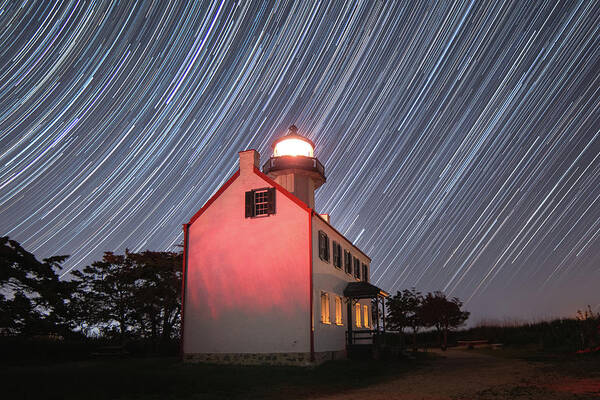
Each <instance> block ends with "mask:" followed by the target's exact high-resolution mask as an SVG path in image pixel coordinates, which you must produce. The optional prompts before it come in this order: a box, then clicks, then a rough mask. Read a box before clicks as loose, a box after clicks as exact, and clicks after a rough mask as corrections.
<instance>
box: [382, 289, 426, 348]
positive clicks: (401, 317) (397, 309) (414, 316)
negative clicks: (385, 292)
mask: <svg viewBox="0 0 600 400" xmlns="http://www.w3.org/2000/svg"><path fill="white" fill-rule="evenodd" d="M422 302H423V296H422V295H421V292H418V291H417V290H416V289H415V288H412V289H411V290H408V289H404V290H403V291H402V292H400V291H398V292H397V293H396V295H395V296H393V297H391V298H389V299H388V317H387V322H388V327H389V328H390V329H392V330H397V331H400V332H402V333H403V332H404V329H405V328H411V330H412V333H413V349H414V350H415V351H416V350H417V332H418V331H419V328H420V327H421V326H422V322H421V305H422Z"/></svg>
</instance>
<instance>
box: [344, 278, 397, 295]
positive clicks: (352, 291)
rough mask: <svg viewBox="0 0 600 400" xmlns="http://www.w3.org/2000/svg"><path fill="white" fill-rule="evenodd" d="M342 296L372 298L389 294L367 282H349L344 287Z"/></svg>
mask: <svg viewBox="0 0 600 400" xmlns="http://www.w3.org/2000/svg"><path fill="white" fill-rule="evenodd" d="M344 296H346V297H350V298H353V299H373V298H376V297H379V296H382V297H389V294H388V293H387V292H386V291H384V290H382V289H379V288H378V287H377V286H375V285H371V284H370V283H369V282H364V281H360V282H350V283H348V286H346V288H345V289H344Z"/></svg>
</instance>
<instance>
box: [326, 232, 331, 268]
mask: <svg viewBox="0 0 600 400" xmlns="http://www.w3.org/2000/svg"><path fill="white" fill-rule="evenodd" d="M330 254H331V253H330V252H329V237H327V235H325V259H326V260H327V262H329V260H330V258H329V255H330Z"/></svg>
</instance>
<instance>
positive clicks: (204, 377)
mask: <svg viewBox="0 0 600 400" xmlns="http://www.w3.org/2000/svg"><path fill="white" fill-rule="evenodd" d="M427 357H428V356H427V355H425V354H423V355H420V356H419V358H418V359H417V360H413V361H409V360H403V361H395V362H382V361H373V360H365V361H330V362H328V363H325V364H323V365H321V366H319V367H316V368H301V367H273V366H224V365H206V364H183V363H181V362H180V361H179V360H177V359H174V358H153V359H133V358H131V359H118V360H99V361H83V362H69V363H60V364H46V365H33V364H32V365H19V366H3V367H0V377H1V378H0V381H1V382H2V383H1V384H2V388H3V390H2V393H3V396H2V397H4V398H10V399H37V398H44V399H50V400H52V399H82V398H85V399H86V400H92V399H136V398H144V399H223V398H227V399H253V398H254V399H255V398H261V399H269V398H307V397H313V396H316V395H326V394H334V393H340V392H343V391H345V390H350V389H354V388H359V387H364V386H367V385H371V384H374V383H378V382H382V381H385V380H388V379H392V378H394V377H397V376H399V375H401V374H403V373H405V372H407V371H410V370H414V369H415V368H416V367H418V366H420V365H423V364H425V362H426V360H427Z"/></svg>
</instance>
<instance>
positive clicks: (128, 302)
mask: <svg viewBox="0 0 600 400" xmlns="http://www.w3.org/2000/svg"><path fill="white" fill-rule="evenodd" d="M181 264H182V254H181V253H173V252H153V251H145V252H142V253H131V252H129V251H128V250H126V251H125V254H124V255H116V254H114V253H112V252H106V253H104V257H103V258H102V261H97V262H94V263H92V264H91V265H90V266H87V267H85V268H84V269H83V270H82V271H75V272H73V276H74V277H75V279H74V280H75V281H76V282H77V283H78V285H79V291H78V295H77V298H78V304H79V307H78V310H79V312H80V320H79V324H80V326H81V327H82V329H85V330H87V331H90V330H92V329H94V328H97V329H99V330H100V332H101V333H102V334H104V335H106V336H109V337H118V339H119V341H120V342H121V343H123V342H124V341H125V339H126V338H127V337H129V336H136V337H140V338H145V339H151V340H152V342H153V343H154V344H155V345H157V344H158V342H161V341H162V342H164V341H167V340H168V339H170V338H172V337H174V336H175V335H176V334H177V332H178V329H179V325H180V315H179V314H180V308H181Z"/></svg>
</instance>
